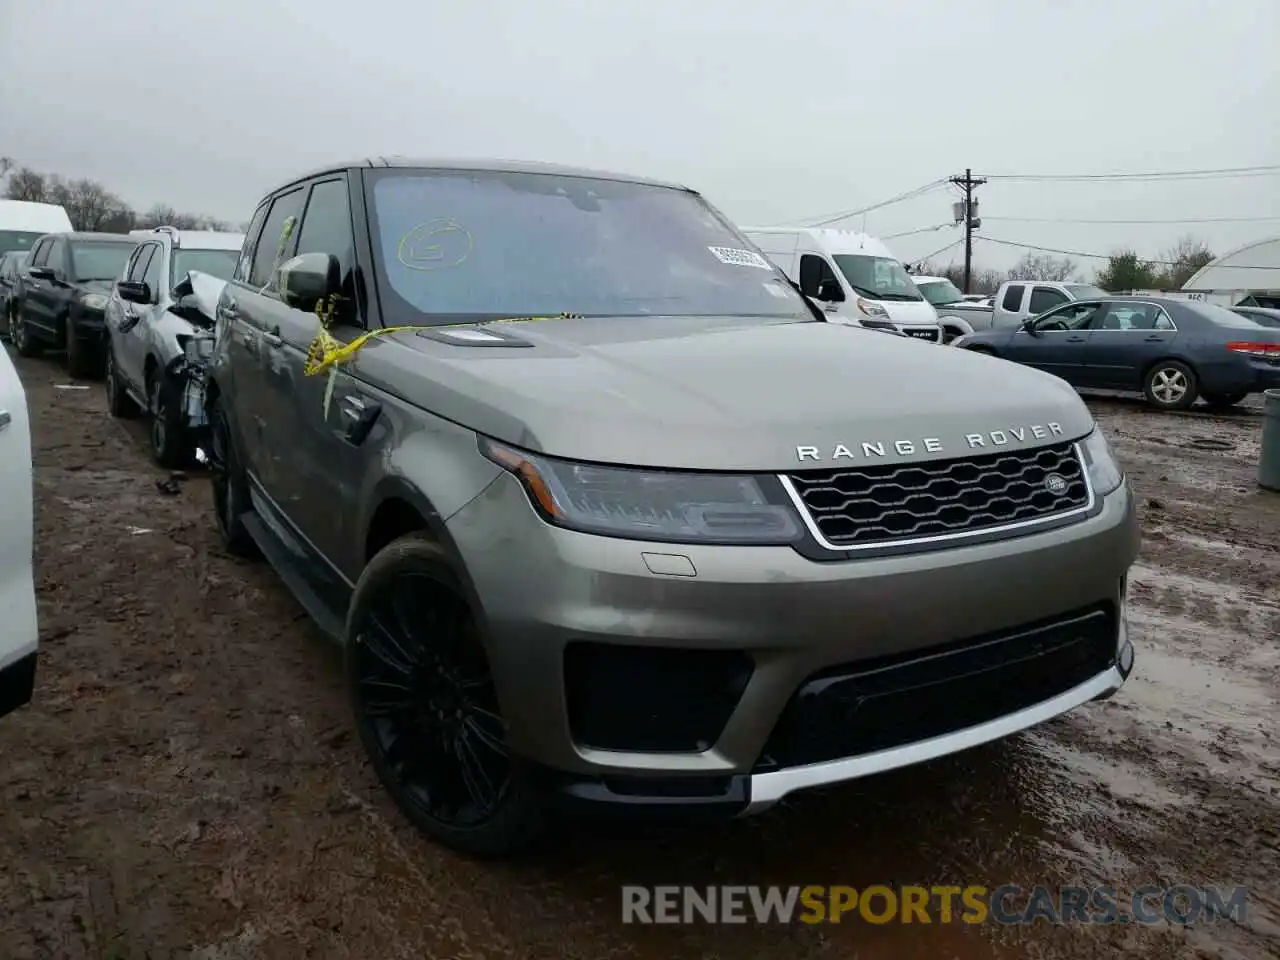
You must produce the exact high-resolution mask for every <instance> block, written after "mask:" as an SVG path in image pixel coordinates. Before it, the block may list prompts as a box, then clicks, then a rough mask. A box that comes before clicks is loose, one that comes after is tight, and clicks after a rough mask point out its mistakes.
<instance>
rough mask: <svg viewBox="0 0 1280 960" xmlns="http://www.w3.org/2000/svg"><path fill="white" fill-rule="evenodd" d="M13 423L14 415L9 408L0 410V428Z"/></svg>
mask: <svg viewBox="0 0 1280 960" xmlns="http://www.w3.org/2000/svg"><path fill="white" fill-rule="evenodd" d="M11 423H13V415H12V414H11V413H9V411H8V410H0V430H3V429H4V428H5V427H7V426H9V424H11Z"/></svg>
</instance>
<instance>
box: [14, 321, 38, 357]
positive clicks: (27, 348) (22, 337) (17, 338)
mask: <svg viewBox="0 0 1280 960" xmlns="http://www.w3.org/2000/svg"><path fill="white" fill-rule="evenodd" d="M9 332H10V337H11V338H12V339H13V346H14V349H15V350H17V351H18V356H20V357H38V356H40V354H42V353H44V344H42V343H41V342H40V341H39V340H37V339H36V338H35V337H33V336H32V335H31V328H30V327H29V326H27V320H26V317H24V316H23V315H22V312H21V311H19V312H18V313H17V314H16V315H15V316H14V318H13V321H12V323H11V324H10V328H9Z"/></svg>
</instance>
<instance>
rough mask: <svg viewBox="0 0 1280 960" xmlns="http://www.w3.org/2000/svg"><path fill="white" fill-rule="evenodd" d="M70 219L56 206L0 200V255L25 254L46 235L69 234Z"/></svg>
mask: <svg viewBox="0 0 1280 960" xmlns="http://www.w3.org/2000/svg"><path fill="white" fill-rule="evenodd" d="M71 230H72V227H71V218H70V217H68V216H67V211H66V210H64V209H62V207H60V206H58V204H56V203H33V202H32V201H30V200H0V253H8V252H9V251H11V250H17V251H19V252H22V253H25V252H26V251H28V250H30V249H31V245H32V244H33V243H35V242H36V241H37V240H38V239H40V238H41V237H43V236H44V235H45V234H46V233H70V232H71Z"/></svg>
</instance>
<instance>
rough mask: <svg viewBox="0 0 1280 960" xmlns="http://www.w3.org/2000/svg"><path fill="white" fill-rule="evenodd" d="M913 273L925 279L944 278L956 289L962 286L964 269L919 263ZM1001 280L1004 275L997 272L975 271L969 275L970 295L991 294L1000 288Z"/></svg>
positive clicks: (954, 265)
mask: <svg viewBox="0 0 1280 960" xmlns="http://www.w3.org/2000/svg"><path fill="white" fill-rule="evenodd" d="M915 272H916V273H917V274H920V275H922V276H926V277H946V278H947V279H948V280H950V281H951V282H952V283H953V284H955V285H956V286H957V287H962V286H963V285H964V267H962V266H960V265H959V264H956V263H952V264H948V265H947V266H945V267H938V266H934V265H933V264H931V263H927V262H926V263H921V264H920V265H919V266H918V268H917V269H916V271H915ZM1003 280H1004V274H1002V273H1001V272H1000V271H999V270H980V269H975V270H973V271H971V273H970V275H969V286H970V288H971V292H972V293H982V294H991V293H995V292H996V290H998V289H999V288H1000V283H1001V281H1003Z"/></svg>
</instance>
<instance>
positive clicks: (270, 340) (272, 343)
mask: <svg viewBox="0 0 1280 960" xmlns="http://www.w3.org/2000/svg"><path fill="white" fill-rule="evenodd" d="M262 342H263V343H265V344H266V345H267V346H268V347H278V346H280V345H281V344H282V343H284V340H283V339H282V338H281V336H280V328H279V327H276V328H275V329H273V330H268V331H267V332H265V333H264V334H263V335H262Z"/></svg>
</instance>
